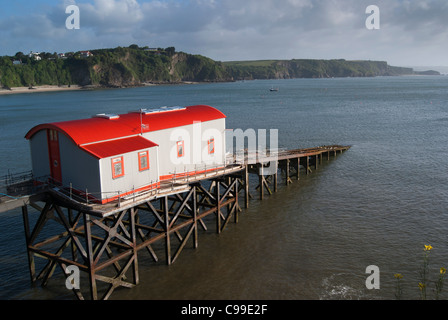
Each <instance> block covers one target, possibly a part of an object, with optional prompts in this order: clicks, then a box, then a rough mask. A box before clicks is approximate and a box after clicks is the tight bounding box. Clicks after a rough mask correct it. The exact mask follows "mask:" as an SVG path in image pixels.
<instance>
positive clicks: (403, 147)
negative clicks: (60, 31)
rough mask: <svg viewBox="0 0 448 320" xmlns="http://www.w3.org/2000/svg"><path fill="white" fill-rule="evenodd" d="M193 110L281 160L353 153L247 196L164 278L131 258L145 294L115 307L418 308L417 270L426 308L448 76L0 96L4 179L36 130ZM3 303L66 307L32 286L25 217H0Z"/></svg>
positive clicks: (447, 214)
mask: <svg viewBox="0 0 448 320" xmlns="http://www.w3.org/2000/svg"><path fill="white" fill-rule="evenodd" d="M271 87H276V88H279V90H278V91H276V92H272V91H270V90H269V89H270V88H271ZM195 104H206V105H210V106H213V107H216V108H218V109H219V110H221V111H222V112H223V113H224V114H225V115H226V116H227V118H226V125H227V128H229V129H238V128H240V129H243V130H246V129H254V130H258V129H266V130H271V129H277V130H278V145H279V147H280V148H288V149H295V148H308V147H316V146H322V145H332V144H339V145H350V146H351V148H350V149H349V150H348V151H346V152H344V153H342V154H338V155H337V157H335V158H333V157H331V158H330V160H329V161H327V160H326V159H324V160H323V163H322V164H321V165H320V166H319V167H318V169H317V170H314V168H312V169H313V172H312V173H310V174H309V175H305V174H303V173H302V174H301V175H300V180H299V181H297V180H295V179H293V183H292V184H290V185H286V184H285V183H284V180H283V178H284V177H283V176H282V175H279V177H280V178H279V186H278V191H277V192H276V193H273V194H272V195H265V197H264V199H263V200H262V201H260V200H259V199H258V195H257V193H256V192H255V193H254V194H253V195H254V198H253V199H251V201H250V205H249V208H247V209H246V208H244V206H243V204H242V212H241V214H240V217H239V221H238V223H233V222H232V223H230V224H229V225H228V226H227V228H226V229H225V230H224V232H223V233H221V234H217V233H216V232H215V231H214V230H209V231H207V232H205V231H204V232H200V233H199V246H198V248H196V249H194V248H192V247H191V246H189V247H188V248H187V247H186V248H185V249H184V250H183V252H182V254H181V255H180V256H179V259H178V260H176V262H175V263H174V264H172V265H169V266H168V265H167V264H166V263H164V262H163V261H161V262H159V263H150V262H148V264H146V262H145V261H149V259H147V260H145V258H144V257H143V256H145V255H147V253H146V252H144V251H140V252H139V255H141V256H142V258H141V259H140V256H139V259H140V263H139V276H140V283H139V284H138V285H137V286H136V287H135V288H132V289H127V288H120V289H116V290H115V291H114V293H113V294H112V296H111V297H110V299H111V300H114V299H116V300H259V301H262V300H395V299H398V298H400V299H403V300H414V299H420V298H421V293H422V292H421V289H419V282H421V281H422V280H421V270H422V268H423V265H424V263H425V261H426V262H427V263H428V265H427V280H426V288H427V290H426V298H427V299H433V298H434V299H435V297H436V282H437V281H439V279H440V276H443V274H441V273H440V269H441V268H442V267H448V241H447V240H448V239H447V238H448V220H447V219H448V77H447V76H401V77H374V78H330V79H288V80H254V81H239V82H231V83H208V84H188V85H166V86H163V85H161V86H146V87H137V88H125V89H102V90H100V89H98V90H88V91H70V92H68V91H67V92H51V93H50V92H49V93H45V92H41V93H38V92H36V93H29V94H28V93H27V94H16V95H3V96H0V176H3V175H7V174H10V173H20V172H25V171H28V170H31V161H30V149H29V145H28V141H27V140H26V139H25V138H24V136H25V134H26V133H27V132H28V130H30V129H31V128H32V127H33V126H35V125H38V124H41V123H47V122H55V121H64V120H72V119H81V118H86V117H91V116H92V115H93V114H97V113H118V114H119V113H127V112H128V111H131V110H138V109H140V108H158V107H161V106H189V105H195ZM241 198H242V197H241ZM425 246H431V247H425ZM425 248H432V249H431V250H426V251H425ZM425 257H426V258H425ZM425 259H426V260H425ZM162 260H163V259H162ZM372 267H373V269H372ZM372 270H374V271H372ZM442 270H443V269H442ZM398 274H400V275H401V276H402V278H401V277H397V275H398ZM81 285H87V283H84V284H83V283H81ZM445 287H446V286H445ZM398 288H401V293H400V294H399V295H397V292H398V291H397V290H398ZM446 290H448V289H447V288H444V290H442V292H441V293H440V295H439V298H440V299H446V298H447V297H448V293H447V292H446ZM0 299H1V300H53V299H61V300H70V299H74V295H73V294H72V292H71V291H68V290H67V289H66V288H65V283H64V282H63V281H62V280H61V278H58V277H57V276H55V279H53V278H52V279H50V281H49V284H48V286H47V287H41V286H32V284H31V281H30V275H29V271H28V259H27V253H26V244H25V237H24V227H23V221H22V216H21V211H20V210H12V211H9V212H5V213H1V214H0Z"/></svg>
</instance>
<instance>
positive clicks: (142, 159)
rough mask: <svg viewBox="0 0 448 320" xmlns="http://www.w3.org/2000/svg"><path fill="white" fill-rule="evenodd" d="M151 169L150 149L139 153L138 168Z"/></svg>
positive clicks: (142, 169)
mask: <svg viewBox="0 0 448 320" xmlns="http://www.w3.org/2000/svg"><path fill="white" fill-rule="evenodd" d="M148 169H149V155H148V151H143V152H139V153H138V170H140V171H144V170H148Z"/></svg>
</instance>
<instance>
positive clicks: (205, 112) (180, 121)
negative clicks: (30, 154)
mask: <svg viewBox="0 0 448 320" xmlns="http://www.w3.org/2000/svg"><path fill="white" fill-rule="evenodd" d="M225 117H226V116H225V115H224V114H223V113H222V112H221V111H219V110H217V109H215V108H213V107H210V106H206V105H196V106H189V107H186V108H185V109H181V110H175V111H170V112H160V113H151V114H142V115H140V113H139V112H135V113H127V114H122V115H120V117H119V118H118V119H104V118H98V117H94V118H89V119H81V120H72V121H64V122H54V123H47V124H40V125H38V126H35V127H34V128H32V129H31V130H30V131H29V132H28V133H27V134H26V136H25V138H26V139H31V138H32V137H33V135H34V134H36V133H37V132H38V131H40V130H44V129H55V130H58V131H59V132H62V133H64V134H65V135H66V136H67V137H69V138H70V139H71V140H72V141H73V142H74V143H75V144H76V145H78V146H79V145H83V144H87V143H96V142H99V141H107V140H112V139H119V138H123V137H129V136H133V135H137V134H140V133H141V132H142V131H143V132H152V131H158V130H163V129H168V128H174V127H180V126H185V125H190V124H193V123H194V122H195V121H200V122H205V121H211V120H216V119H222V118H225Z"/></svg>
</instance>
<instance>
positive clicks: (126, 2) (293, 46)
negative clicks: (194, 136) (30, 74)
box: [0, 0, 448, 66]
mask: <svg viewBox="0 0 448 320" xmlns="http://www.w3.org/2000/svg"><path fill="white" fill-rule="evenodd" d="M0 3H1V7H0V8H1V9H0V55H15V54H16V52H19V51H21V52H24V53H29V52H30V51H36V52H51V53H53V52H58V53H59V52H69V51H80V50H92V49H101V48H115V47H117V46H122V47H127V46H129V45H131V44H137V45H139V46H141V47H143V46H149V47H162V48H166V47H171V46H173V47H175V48H176V50H177V51H183V52H187V53H192V54H201V55H204V56H207V57H210V58H212V59H214V60H217V61H237V60H262V59H346V60H380V61H387V62H388V63H389V64H390V65H394V66H448V58H447V57H448V54H447V52H448V41H447V39H448V1H446V0H421V1H414V0H367V1H366V0H36V1H31V0H28V1H25V0H14V1H10V0H0ZM69 5H76V6H77V7H78V8H79V29H69V28H67V23H66V22H67V20H69V22H71V23H73V22H74V21H75V20H73V19H72V18H73V17H74V16H73V15H72V13H73V12H72V11H70V12H69V13H66V8H67V7H68V6H69ZM369 5H375V6H376V7H377V10H376V11H375V12H372V11H370V12H367V13H366V9H367V7H368V6H369ZM374 14H375V16H373V15H374ZM374 17H378V18H379V19H376V20H375V19H374V20H371V19H372V18H374ZM366 20H368V21H369V22H371V23H373V24H374V25H375V26H376V27H377V28H374V29H372V28H367V27H366ZM371 25H372V24H371Z"/></svg>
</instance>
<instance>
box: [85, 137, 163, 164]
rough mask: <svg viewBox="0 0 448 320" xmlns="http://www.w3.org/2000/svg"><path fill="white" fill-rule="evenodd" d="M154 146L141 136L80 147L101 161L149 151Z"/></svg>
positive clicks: (154, 144) (154, 145)
mask: <svg viewBox="0 0 448 320" xmlns="http://www.w3.org/2000/svg"><path fill="white" fill-rule="evenodd" d="M156 146H158V145H157V144H156V143H154V142H152V141H150V140H148V139H145V138H143V137H142V136H135V137H130V138H123V139H117V140H111V141H105V142H98V143H93V144H88V145H84V146H81V149H83V150H85V151H87V152H88V153H90V154H91V155H93V156H94V157H96V158H98V159H103V158H108V157H113V156H116V155H120V154H125V153H129V152H133V151H137V150H144V149H149V148H153V147H156Z"/></svg>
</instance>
